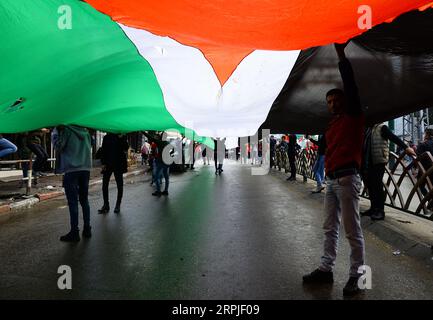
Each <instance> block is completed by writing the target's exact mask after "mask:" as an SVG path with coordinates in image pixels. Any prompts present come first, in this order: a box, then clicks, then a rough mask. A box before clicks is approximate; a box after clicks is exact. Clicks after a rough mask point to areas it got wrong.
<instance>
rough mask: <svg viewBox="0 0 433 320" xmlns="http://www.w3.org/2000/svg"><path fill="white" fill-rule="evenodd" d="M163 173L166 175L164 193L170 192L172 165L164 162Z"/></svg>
mask: <svg viewBox="0 0 433 320" xmlns="http://www.w3.org/2000/svg"><path fill="white" fill-rule="evenodd" d="M162 175H163V176H164V181H165V185H164V193H168V185H169V183H170V181H169V180H170V166H169V165H166V164H163V168H162Z"/></svg>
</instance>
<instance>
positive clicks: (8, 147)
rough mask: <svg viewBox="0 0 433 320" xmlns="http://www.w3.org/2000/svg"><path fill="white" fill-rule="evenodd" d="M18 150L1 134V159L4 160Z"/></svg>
mask: <svg viewBox="0 0 433 320" xmlns="http://www.w3.org/2000/svg"><path fill="white" fill-rule="evenodd" d="M17 150H18V148H17V146H16V145H15V144H13V143H12V142H10V141H9V140H8V139H5V138H3V136H2V135H1V134H0V158H3V157H5V156H7V155H9V154H11V153H15V152H17Z"/></svg>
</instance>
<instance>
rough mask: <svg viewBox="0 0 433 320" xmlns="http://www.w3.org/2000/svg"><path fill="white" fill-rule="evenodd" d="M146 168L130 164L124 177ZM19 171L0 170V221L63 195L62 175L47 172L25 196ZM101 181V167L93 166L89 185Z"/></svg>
mask: <svg viewBox="0 0 433 320" xmlns="http://www.w3.org/2000/svg"><path fill="white" fill-rule="evenodd" d="M147 169H148V167H147V166H141V165H140V164H135V165H131V166H130V167H129V168H128V172H127V173H126V174H125V175H124V177H129V176H134V175H138V174H143V173H144V172H146V171H147ZM21 177H22V175H21V171H19V170H10V171H0V222H1V221H3V220H4V219H5V218H7V217H6V215H8V214H10V213H12V212H13V211H15V210H19V209H24V208H29V207H31V206H33V205H35V204H37V203H38V202H40V201H45V200H48V199H52V198H55V197H59V196H62V195H64V189H63V187H62V179H63V175H54V174H49V175H48V176H45V177H41V178H39V179H38V184H37V185H36V186H32V189H31V194H30V195H29V196H26V187H25V186H23V187H20V182H21ZM99 183H102V175H101V167H100V166H95V167H93V168H92V170H91V172H90V183H89V186H92V185H95V184H99Z"/></svg>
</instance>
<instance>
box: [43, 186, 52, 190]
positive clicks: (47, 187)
mask: <svg viewBox="0 0 433 320" xmlns="http://www.w3.org/2000/svg"><path fill="white" fill-rule="evenodd" d="M45 188H46V189H49V190H51V189H54V187H53V186H46V187H45Z"/></svg>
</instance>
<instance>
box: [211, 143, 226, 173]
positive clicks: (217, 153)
mask: <svg viewBox="0 0 433 320" xmlns="http://www.w3.org/2000/svg"><path fill="white" fill-rule="evenodd" d="M225 142H226V139H225V138H224V139H222V140H221V139H220V138H217V139H214V143H215V149H214V161H215V174H217V175H218V174H219V175H221V173H222V172H223V171H224V170H223V164H224V158H225V154H226V145H225Z"/></svg>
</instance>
